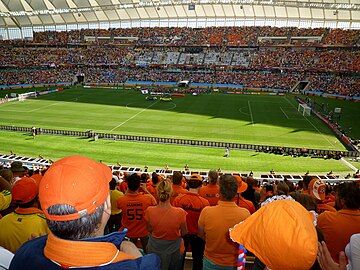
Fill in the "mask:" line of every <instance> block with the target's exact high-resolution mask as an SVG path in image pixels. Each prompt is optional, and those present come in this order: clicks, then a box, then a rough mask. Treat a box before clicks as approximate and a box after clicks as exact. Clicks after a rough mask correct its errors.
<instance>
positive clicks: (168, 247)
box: [145, 179, 187, 270]
mask: <svg viewBox="0 0 360 270" xmlns="http://www.w3.org/2000/svg"><path fill="white" fill-rule="evenodd" d="M156 192H157V196H158V198H159V204H158V205H157V206H150V207H148V208H147V209H146V211H145V220H146V225H147V228H148V230H149V232H150V238H149V243H148V246H147V252H148V253H155V254H157V255H158V256H159V257H160V259H161V269H162V270H169V269H177V268H178V266H179V264H180V246H181V243H182V237H181V236H183V235H185V234H186V233H187V227H186V211H185V210H183V209H182V208H177V207H172V206H171V204H170V198H171V193H172V184H171V182H170V181H169V180H167V179H166V180H163V181H161V182H160V183H158V185H157V187H156Z"/></svg>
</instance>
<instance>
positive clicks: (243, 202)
mask: <svg viewBox="0 0 360 270" xmlns="http://www.w3.org/2000/svg"><path fill="white" fill-rule="evenodd" d="M234 201H235V203H236V204H237V205H238V206H240V207H242V208H246V209H247V210H249V212H250V214H253V213H255V206H254V204H253V203H252V201H249V200H246V199H245V198H243V197H241V196H239V197H238V195H236V196H235V200H234Z"/></svg>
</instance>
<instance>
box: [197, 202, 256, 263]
mask: <svg viewBox="0 0 360 270" xmlns="http://www.w3.org/2000/svg"><path fill="white" fill-rule="evenodd" d="M249 216H250V213H249V211H248V210H247V209H244V208H240V207H238V206H237V205H236V204H235V202H233V201H232V202H227V201H219V202H218V205H216V206H210V207H205V208H204V209H203V211H202V212H201V214H200V218H199V227H202V228H203V230H204V232H205V242H206V245H205V253H204V255H205V257H206V258H208V259H210V260H211V261H212V262H214V263H216V264H218V265H222V266H233V265H236V264H237V251H238V244H236V243H234V242H233V241H231V239H230V237H229V228H232V227H233V226H234V225H235V224H237V223H239V222H241V221H243V220H245V219H246V218H247V217H249Z"/></svg>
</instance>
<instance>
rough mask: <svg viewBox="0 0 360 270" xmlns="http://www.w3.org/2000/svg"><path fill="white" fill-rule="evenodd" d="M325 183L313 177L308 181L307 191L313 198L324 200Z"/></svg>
mask: <svg viewBox="0 0 360 270" xmlns="http://www.w3.org/2000/svg"><path fill="white" fill-rule="evenodd" d="M325 191H326V185H325V184H324V182H323V181H321V180H320V179H317V178H314V179H312V180H311V181H310V183H309V192H310V195H311V197H313V198H314V199H317V200H320V201H323V200H325Z"/></svg>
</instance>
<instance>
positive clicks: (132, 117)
mask: <svg viewBox="0 0 360 270" xmlns="http://www.w3.org/2000/svg"><path fill="white" fill-rule="evenodd" d="M158 102H159V100H158V101H156V102H154V103H152V104H150V105H149V106H147V107H146V108H144V109H142V110H141V111H140V112H138V113H136V114H134V115H133V116H131V117H130V118H129V119H127V120H126V121H124V122H122V123H120V124H119V125H117V126H116V127H114V128H113V129H111V130H110V131H109V132H112V131H114V130H115V129H117V128H118V127H121V126H122V125H124V124H126V123H127V122H129V121H130V120H131V119H134V118H135V117H136V116H138V115H139V114H141V113H143V112H144V111H146V110H147V109H149V108H151V107H152V106H154V105H155V104H156V103H158Z"/></svg>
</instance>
